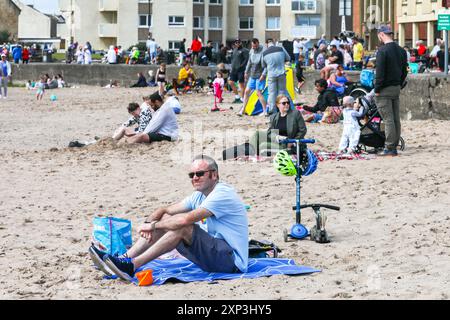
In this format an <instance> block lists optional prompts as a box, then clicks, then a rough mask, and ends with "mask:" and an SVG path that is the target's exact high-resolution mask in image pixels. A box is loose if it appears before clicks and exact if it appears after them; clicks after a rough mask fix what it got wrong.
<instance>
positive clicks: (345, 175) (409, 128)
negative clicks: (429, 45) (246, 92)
mask: <svg viewBox="0 0 450 320" xmlns="http://www.w3.org/2000/svg"><path fill="white" fill-rule="evenodd" d="M153 91H154V89H150V88H148V89H128V88H117V89H102V88H96V87H87V86H81V87H78V88H67V89H58V90H55V91H48V92H46V94H45V96H44V100H43V101H42V102H36V101H35V96H34V92H32V91H27V90H25V89H23V88H13V89H11V90H10V97H9V98H8V99H7V100H3V99H2V100H0V123H1V127H0V136H1V138H0V158H1V161H0V172H1V181H0V239H1V240H0V299H108V300H109V299H176V300H183V299H202V300H204V299H336V298H337V299H449V298H450V279H449V277H448V274H450V255H449V252H450V237H449V234H450V232H449V231H450V196H449V193H450V174H449V172H450V161H449V159H450V139H449V138H448V125H449V122H448V121H437V120H427V121H403V122H402V125H403V133H402V136H403V138H404V139H405V141H406V150H405V151H404V152H401V154H400V156H399V157H397V158H381V157H378V158H376V159H371V160H342V161H336V160H328V161H323V162H321V163H320V164H319V169H318V171H317V172H316V173H314V174H313V175H312V176H309V177H305V178H304V179H303V183H302V187H303V188H302V199H303V202H308V203H316V202H319V203H328V204H333V205H338V206H340V207H341V211H340V212H329V216H328V221H327V231H328V232H329V234H330V236H331V240H332V242H331V243H329V244H318V243H315V242H312V241H309V240H303V241H296V242H288V243H285V242H284V240H283V234H282V231H283V229H284V228H290V227H291V225H292V224H293V223H294V222H295V213H294V212H293V211H292V210H291V209H292V205H293V204H294V203H295V184H294V179H293V178H288V177H283V176H281V175H279V174H278V173H277V172H276V171H275V170H274V169H273V166H272V164H271V162H259V163H255V162H242V161H239V162H236V161H226V162H223V161H220V162H219V167H220V176H221V179H222V180H224V181H226V182H228V183H230V184H231V185H233V186H234V187H235V188H236V190H237V191H238V192H239V195H240V196H241V197H242V199H243V200H244V202H245V203H246V204H248V205H250V206H251V209H250V211H249V212H248V217H249V221H250V237H251V238H253V239H267V240H271V241H273V242H275V243H276V244H277V245H278V246H279V247H281V249H282V250H283V252H282V257H286V258H292V259H294V260H295V261H296V262H297V263H298V264H300V265H305V266H310V267H313V268H318V269H321V270H322V272H320V273H316V274H312V275H306V276H296V277H291V276H273V277H269V278H258V279H253V280H233V281H218V282H215V283H212V284H209V283H205V282H197V283H188V284H183V283H175V284H174V283H168V284H165V285H163V286H151V287H137V286H134V285H131V284H126V283H124V282H120V281H118V280H116V281H107V280H102V274H101V273H100V272H99V271H97V270H95V269H94V268H93V267H92V263H91V260H90V258H89V255H88V253H87V249H88V247H89V245H90V243H91V233H92V227H93V224H92V219H93V218H94V217H95V216H106V215H113V216H116V217H120V218H125V219H129V220H131V221H132V223H133V235H134V238H135V237H136V236H137V235H136V232H135V231H136V228H137V227H138V226H139V225H140V223H142V222H143V220H144V219H145V217H146V216H147V215H148V214H150V213H151V212H152V210H154V209H156V208H157V207H160V206H164V205H168V204H171V203H174V202H177V201H179V200H181V199H183V198H184V197H186V196H188V195H190V194H191V193H192V186H191V184H190V181H189V179H188V177H187V174H186V173H187V168H188V165H189V162H190V159H191V158H192V157H193V156H194V155H196V154H198V153H201V152H202V151H203V152H205V153H206V154H209V155H212V156H214V157H215V158H216V159H220V158H221V155H222V149H223V147H231V146H233V145H235V144H237V143H243V142H245V140H246V138H248V137H249V136H250V135H251V134H252V133H253V132H254V131H255V130H256V129H257V128H259V129H263V128H266V127H267V122H266V119H265V118H264V117H243V118H239V117H237V116H236V114H235V113H236V112H237V110H236V109H237V108H238V106H236V105H234V109H235V110H229V111H224V112H220V113H208V110H209V109H210V108H211V107H212V103H213V97H212V96H211V95H206V94H198V95H197V94H193V95H185V96H182V97H180V101H181V103H182V106H183V111H182V114H181V115H179V116H178V117H179V118H178V119H179V124H180V127H181V136H182V139H181V140H180V141H178V142H175V143H168V142H165V143H159V144H152V145H126V144H124V143H119V144H116V143H115V142H113V141H112V139H109V138H108V137H110V136H111V135H112V133H113V132H114V130H115V129H116V128H117V126H119V125H120V124H121V123H123V122H124V121H125V120H127V118H128V115H127V112H126V107H127V105H128V103H129V102H133V101H136V102H139V103H141V102H142V96H143V95H147V94H150V93H151V92H153ZM51 94H56V95H57V101H56V102H50V95H51ZM232 99H233V96H232V95H231V94H229V93H228V94H226V95H225V101H227V102H230V101H232ZM312 99H313V97H312V96H311V95H310V96H307V97H298V98H297V100H302V101H305V100H306V101H311V100H312ZM230 106H233V105H232V104H229V103H225V104H223V106H222V107H223V108H224V109H229V107H230ZM341 132H342V125H341V124H334V125H325V124H308V134H307V137H310V138H315V139H317V144H316V145H313V146H311V149H312V150H314V151H317V150H323V151H330V152H331V151H336V149H337V147H338V144H339V139H340V136H341ZM96 136H97V137H100V138H101V140H100V142H98V143H97V144H95V145H92V146H88V147H85V148H81V149H69V148H68V144H69V142H70V141H72V140H80V141H84V140H86V141H90V140H93V139H94V137H96ZM235 137H236V138H235ZM313 218H314V217H313V212H312V210H309V211H307V210H305V211H303V215H302V222H303V223H304V224H305V225H306V226H308V228H310V227H312V226H313V224H314V219H313Z"/></svg>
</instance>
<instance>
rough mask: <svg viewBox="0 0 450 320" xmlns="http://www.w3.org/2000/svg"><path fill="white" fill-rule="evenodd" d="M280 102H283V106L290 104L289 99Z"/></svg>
mask: <svg viewBox="0 0 450 320" xmlns="http://www.w3.org/2000/svg"><path fill="white" fill-rule="evenodd" d="M280 104H282V105H283V106H287V105H288V104H289V101H283V102H280Z"/></svg>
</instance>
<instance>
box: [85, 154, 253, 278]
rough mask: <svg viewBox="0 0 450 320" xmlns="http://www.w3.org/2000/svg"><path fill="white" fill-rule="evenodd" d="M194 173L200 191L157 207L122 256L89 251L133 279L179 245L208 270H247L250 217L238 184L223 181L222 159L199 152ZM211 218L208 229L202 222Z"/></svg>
mask: <svg viewBox="0 0 450 320" xmlns="http://www.w3.org/2000/svg"><path fill="white" fill-rule="evenodd" d="M189 178H190V179H191V183H192V186H193V187H194V189H195V192H194V193H193V194H192V195H191V196H190V197H187V198H186V199H184V200H183V201H181V202H179V203H177V204H173V205H171V206H169V207H167V208H159V209H157V210H156V211H154V212H153V213H152V214H151V215H150V216H149V217H148V218H147V219H146V221H145V223H144V224H143V225H142V226H141V227H140V228H139V229H138V232H139V234H140V236H141V237H140V239H139V240H138V241H137V242H136V244H135V245H134V246H133V247H132V248H131V249H130V250H128V252H127V253H125V254H124V255H123V256H122V257H114V256H110V255H107V254H105V253H104V252H102V251H100V250H98V249H97V248H95V247H94V246H92V247H91V248H89V253H90V256H91V258H92V260H93V261H94V263H95V265H96V266H97V267H99V268H100V269H101V270H102V271H104V272H105V273H107V274H108V273H110V271H112V273H114V274H116V275H117V276H118V277H120V278H121V279H123V280H126V281H131V280H132V279H133V277H134V274H135V272H136V270H137V269H138V268H140V267H142V266H143V265H145V264H147V263H148V262H150V261H152V260H154V259H156V258H158V257H159V256H161V255H162V254H165V253H167V252H169V251H171V250H173V249H177V251H178V252H179V253H180V254H182V255H183V256H184V257H186V258H187V259H189V260H190V261H192V262H193V263H195V264H196V265H197V266H199V267H200V268H201V269H202V270H203V271H206V272H221V273H239V272H246V271H247V265H248V219H247V213H246V210H245V207H244V204H243V203H242V201H241V199H240V198H239V196H238V195H237V193H236V191H235V189H234V188H233V187H231V186H229V185H227V184H225V183H223V182H221V181H219V168H218V166H217V163H216V161H214V159H212V158H210V157H208V156H203V155H202V156H197V157H195V158H194V160H193V162H192V164H191V168H190V171H189ZM205 218H206V219H207V225H208V231H207V232H206V231H204V230H203V229H202V228H201V227H200V226H199V225H198V224H196V222H199V221H201V220H202V219H205Z"/></svg>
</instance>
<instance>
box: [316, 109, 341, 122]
mask: <svg viewBox="0 0 450 320" xmlns="http://www.w3.org/2000/svg"><path fill="white" fill-rule="evenodd" d="M341 115H342V109H341V107H327V108H326V109H325V111H324V112H323V117H322V120H321V122H322V123H329V124H331V123H338V122H339V120H340V119H341Z"/></svg>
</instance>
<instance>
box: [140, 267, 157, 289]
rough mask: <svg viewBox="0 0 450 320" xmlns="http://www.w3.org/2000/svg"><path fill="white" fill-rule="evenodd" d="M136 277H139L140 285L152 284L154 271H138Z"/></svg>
mask: <svg viewBox="0 0 450 320" xmlns="http://www.w3.org/2000/svg"><path fill="white" fill-rule="evenodd" d="M136 278H137V279H138V281H139V283H138V285H139V286H140V287H146V286H151V285H152V284H153V271H152V270H145V271H141V272H138V273H136Z"/></svg>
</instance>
